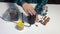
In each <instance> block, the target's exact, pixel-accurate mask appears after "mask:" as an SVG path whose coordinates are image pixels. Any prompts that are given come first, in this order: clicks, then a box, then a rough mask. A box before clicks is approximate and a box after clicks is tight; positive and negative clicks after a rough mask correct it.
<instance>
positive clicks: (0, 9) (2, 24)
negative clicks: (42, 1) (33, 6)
mask: <svg viewBox="0 0 60 34" xmlns="http://www.w3.org/2000/svg"><path fill="white" fill-rule="evenodd" d="M47 6H48V16H49V17H50V18H51V20H50V22H49V23H48V24H47V25H46V26H43V25H42V24H40V23H39V24H38V26H39V27H36V26H35V25H32V26H31V27H25V28H24V30H22V31H20V30H17V29H16V28H15V27H16V24H15V23H13V22H7V21H4V20H3V19H1V18H0V34H60V5H54V4H48V5H47ZM7 7H8V6H7V3H4V2H0V16H2V14H3V13H4V11H5V10H6V9H7Z"/></svg>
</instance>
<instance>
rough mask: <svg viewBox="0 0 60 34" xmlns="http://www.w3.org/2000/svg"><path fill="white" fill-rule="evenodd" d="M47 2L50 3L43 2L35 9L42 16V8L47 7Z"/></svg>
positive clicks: (45, 0) (44, 0) (43, 0)
mask: <svg viewBox="0 0 60 34" xmlns="http://www.w3.org/2000/svg"><path fill="white" fill-rule="evenodd" d="M47 2H48V0H42V1H40V2H39V3H38V4H37V6H36V7H35V10H36V12H37V13H38V14H40V11H41V10H42V7H43V6H45V5H46V3H47Z"/></svg>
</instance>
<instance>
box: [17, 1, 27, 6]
mask: <svg viewBox="0 0 60 34" xmlns="http://www.w3.org/2000/svg"><path fill="white" fill-rule="evenodd" d="M16 3H17V4H18V5H20V6H22V5H23V4H25V3H26V2H25V0H17V1H16Z"/></svg>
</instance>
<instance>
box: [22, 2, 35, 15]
mask: <svg viewBox="0 0 60 34" xmlns="http://www.w3.org/2000/svg"><path fill="white" fill-rule="evenodd" d="M23 9H24V10H25V11H26V12H27V13H29V14H31V15H36V11H35V10H34V8H33V7H32V6H31V5H30V4H28V3H25V4H23Z"/></svg>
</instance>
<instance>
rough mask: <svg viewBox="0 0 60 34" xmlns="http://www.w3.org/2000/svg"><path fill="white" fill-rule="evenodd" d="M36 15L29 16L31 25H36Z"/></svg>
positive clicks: (28, 19)
mask: <svg viewBox="0 0 60 34" xmlns="http://www.w3.org/2000/svg"><path fill="white" fill-rule="evenodd" d="M35 19H36V15H29V16H27V21H28V23H29V24H30V25H32V24H34V23H35Z"/></svg>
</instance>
